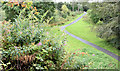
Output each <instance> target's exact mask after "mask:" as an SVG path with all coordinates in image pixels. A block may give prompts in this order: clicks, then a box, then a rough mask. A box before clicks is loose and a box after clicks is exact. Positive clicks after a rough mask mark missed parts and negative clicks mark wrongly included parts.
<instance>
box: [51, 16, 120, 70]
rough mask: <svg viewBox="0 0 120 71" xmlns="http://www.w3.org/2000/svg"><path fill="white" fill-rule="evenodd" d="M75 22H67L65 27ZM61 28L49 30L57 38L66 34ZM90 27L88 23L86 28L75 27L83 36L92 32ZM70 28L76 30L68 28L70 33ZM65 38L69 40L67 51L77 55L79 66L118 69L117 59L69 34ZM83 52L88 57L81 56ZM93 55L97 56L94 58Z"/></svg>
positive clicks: (55, 27) (76, 31)
mask: <svg viewBox="0 0 120 71" xmlns="http://www.w3.org/2000/svg"><path fill="white" fill-rule="evenodd" d="M79 16H81V15H78V16H76V18H74V19H73V20H75V19H77V18H78V17H79ZM73 20H71V21H68V22H66V23H65V24H64V25H66V24H69V23H71V22H72V21H73ZM79 22H81V21H79ZM77 23H78V22H77ZM64 25H61V26H64ZM73 25H74V24H73ZM73 25H71V26H73ZM82 25H84V24H82ZM61 26H54V27H52V28H49V29H50V30H49V32H50V33H51V34H52V35H56V37H57V36H60V35H63V33H64V32H63V31H61V30H60V27H61ZM80 26H81V25H80ZM89 26H90V24H87V23H86V25H84V27H83V26H82V28H80V27H79V26H74V27H76V28H77V29H79V30H81V31H82V35H84V36H85V35H87V34H86V31H88V29H89V31H90V28H89ZM91 26H92V25H91ZM78 27H79V28H78ZM86 27H87V29H86ZM70 28H72V29H76V28H73V27H68V28H66V29H67V30H68V31H69V30H70ZM82 29H86V30H82ZM79 30H74V31H75V32H74V33H78V34H79V32H81V31H79ZM70 31H71V30H70ZM83 31H84V33H83ZM72 32H73V31H72ZM87 33H88V32H87ZM64 34H65V33H64ZM76 35H77V34H76ZM88 35H89V33H88ZM84 36H82V37H84ZM90 36H91V37H92V36H93V37H94V36H95V32H92V34H90ZM64 37H66V38H67V45H66V46H65V50H66V51H67V52H68V53H69V52H70V53H76V54H75V56H74V58H75V60H76V63H78V64H79V62H80V63H82V64H85V65H87V66H90V67H89V68H88V69H118V61H117V60H116V59H114V58H113V57H111V56H109V55H107V54H105V53H103V52H101V51H99V50H97V49H95V48H93V47H92V46H89V45H87V44H85V43H83V42H81V41H79V40H77V39H75V38H73V37H71V36H69V35H67V34H65V35H64ZM62 38H63V37H62ZM84 38H87V36H85V37H84ZM94 38H95V41H98V40H101V41H100V42H102V41H103V40H102V39H99V38H97V37H94ZM88 40H90V39H88ZM103 42H104V41H103ZM101 44H102V43H101ZM104 45H105V44H104ZM109 46H111V45H109ZM81 52H85V53H86V52H87V53H88V55H84V56H83V55H80V54H79V53H81ZM93 54H94V55H95V56H92V55H93ZM119 63H120V62H119Z"/></svg>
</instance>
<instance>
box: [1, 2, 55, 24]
mask: <svg viewBox="0 0 120 71" xmlns="http://www.w3.org/2000/svg"><path fill="white" fill-rule="evenodd" d="M25 7H27V8H26V11H25V12H24V16H25V17H26V18H27V17H28V14H29V13H30V10H32V9H34V10H35V11H36V13H35V14H36V17H37V18H38V19H41V16H40V15H43V14H44V13H45V12H46V11H48V10H49V12H48V13H47V15H46V17H45V18H44V20H45V19H48V18H51V17H52V16H54V9H55V5H54V3H53V2H34V3H33V2H3V6H2V8H3V10H5V13H6V20H7V21H8V20H11V21H12V22H13V21H15V20H14V18H17V16H18V15H19V13H20V11H21V10H22V9H24V8H25ZM38 13H39V14H40V15H38Z"/></svg>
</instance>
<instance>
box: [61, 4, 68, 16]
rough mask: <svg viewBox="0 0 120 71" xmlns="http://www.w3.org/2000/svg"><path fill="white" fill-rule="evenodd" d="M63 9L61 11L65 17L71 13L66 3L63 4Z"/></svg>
mask: <svg viewBox="0 0 120 71" xmlns="http://www.w3.org/2000/svg"><path fill="white" fill-rule="evenodd" d="M61 9H62V12H61V13H62V17H63V18H66V17H67V16H68V15H70V12H69V9H68V8H67V6H66V5H62V7H61Z"/></svg>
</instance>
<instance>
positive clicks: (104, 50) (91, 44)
mask: <svg viewBox="0 0 120 71" xmlns="http://www.w3.org/2000/svg"><path fill="white" fill-rule="evenodd" d="M84 15H86V12H85V13H84V14H83V15H82V16H80V17H79V18H78V19H76V20H75V21H73V22H72V23H70V24H68V25H65V26H62V27H61V30H62V31H63V30H64V29H65V28H66V27H67V26H70V25H72V24H74V23H76V22H77V21H79V20H80V19H81V18H82V17H83V16H84ZM64 32H65V33H67V34H68V35H70V36H72V37H74V38H76V39H78V40H80V41H82V42H83V43H85V44H88V45H90V46H92V47H94V48H96V49H98V50H100V51H102V52H104V53H106V54H108V55H110V56H112V57H113V58H115V59H116V60H118V61H120V56H118V55H116V54H114V53H112V52H110V51H108V50H106V49H103V48H101V47H99V46H97V45H95V44H93V43H91V42H88V41H86V40H84V39H81V38H80V37H77V36H75V35H73V34H71V33H69V32H68V31H66V30H65V31H64Z"/></svg>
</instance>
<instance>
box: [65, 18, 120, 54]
mask: <svg viewBox="0 0 120 71" xmlns="http://www.w3.org/2000/svg"><path fill="white" fill-rule="evenodd" d="M83 19H84V18H82V19H80V20H79V21H78V22H76V23H74V24H72V25H71V26H68V27H66V30H67V31H68V32H70V33H72V34H74V35H76V36H78V37H80V38H82V39H84V40H87V41H89V42H92V43H94V44H96V45H98V46H100V47H102V48H104V49H106V50H108V51H110V52H113V53H114V54H116V55H119V53H120V52H119V50H118V49H116V48H114V47H113V46H112V45H111V44H109V43H107V42H106V41H105V40H104V39H101V38H99V37H97V36H96V32H95V31H91V27H92V26H93V25H92V24H88V23H87V22H86V21H83ZM71 28H72V29H71ZM118 52H119V53H118Z"/></svg>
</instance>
